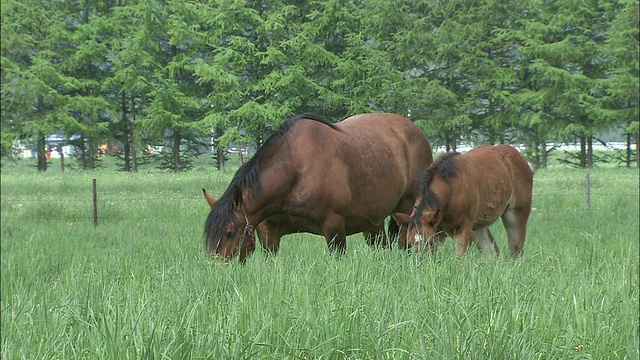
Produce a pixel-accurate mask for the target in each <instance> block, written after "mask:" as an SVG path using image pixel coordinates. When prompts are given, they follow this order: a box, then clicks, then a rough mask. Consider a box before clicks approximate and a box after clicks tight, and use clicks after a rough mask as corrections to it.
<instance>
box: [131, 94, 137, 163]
mask: <svg viewBox="0 0 640 360" xmlns="http://www.w3.org/2000/svg"><path fill="white" fill-rule="evenodd" d="M135 106H136V103H135V100H134V98H133V95H131V157H132V160H133V172H135V173H137V172H138V152H137V151H136V128H135V126H134V124H135V122H136V107H135Z"/></svg>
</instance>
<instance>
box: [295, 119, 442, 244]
mask: <svg viewBox="0 0 640 360" xmlns="http://www.w3.org/2000/svg"><path fill="white" fill-rule="evenodd" d="M336 128H337V130H336V129H332V128H330V127H328V126H326V125H323V124H320V123H317V122H313V121H307V122H299V123H297V124H296V126H295V127H293V128H291V129H290V131H289V136H288V137H287V147H288V154H289V155H288V156H289V161H290V163H291V168H293V169H295V171H296V172H297V179H298V182H297V184H296V186H294V188H293V189H291V195H290V196H292V197H295V198H297V199H299V201H308V202H309V203H311V204H316V207H318V208H319V207H322V206H327V207H331V208H333V209H334V210H336V211H338V212H343V213H345V214H346V216H347V220H348V219H349V218H353V219H356V218H358V219H366V221H368V222H370V223H377V224H379V223H382V222H383V221H384V219H385V218H386V217H387V216H388V215H389V214H390V213H391V212H392V211H394V209H396V208H397V207H398V206H399V205H398V204H399V203H400V202H401V201H402V200H403V199H404V198H406V197H408V196H409V195H410V194H413V191H414V189H415V187H416V185H417V181H418V179H419V177H420V174H421V172H422V171H423V170H424V169H426V168H427V167H428V165H429V164H430V163H431V161H432V157H431V156H432V155H431V148H430V145H429V142H428V140H427V138H426V136H425V135H424V133H422V131H421V130H420V129H419V128H418V127H417V126H415V124H413V123H412V122H411V121H410V120H409V119H406V118H404V117H402V116H399V115H395V114H387V113H377V114H360V115H355V116H352V117H349V118H347V119H345V120H343V121H341V122H339V123H336ZM303 199H304V200H303ZM321 203H322V204H321ZM407 206H410V205H407ZM354 221H355V222H358V223H360V222H361V220H357V221H356V220H354ZM347 222H348V221H347ZM347 225H348V226H347V227H348V228H349V230H348V232H360V231H362V229H360V228H359V226H354V227H352V226H349V224H347Z"/></svg>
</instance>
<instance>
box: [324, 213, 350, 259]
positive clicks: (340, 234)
mask: <svg viewBox="0 0 640 360" xmlns="http://www.w3.org/2000/svg"><path fill="white" fill-rule="evenodd" d="M322 233H323V234H324V237H325V239H326V240H327V246H329V250H330V251H332V252H338V253H341V254H344V253H345V251H346V249H347V236H346V232H345V229H344V219H343V217H342V216H340V215H338V214H331V215H329V216H327V218H326V219H325V221H324V223H323V225H322Z"/></svg>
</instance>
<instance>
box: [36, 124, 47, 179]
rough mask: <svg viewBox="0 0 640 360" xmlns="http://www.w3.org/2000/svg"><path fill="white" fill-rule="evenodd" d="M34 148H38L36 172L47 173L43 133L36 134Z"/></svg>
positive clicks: (45, 145)
mask: <svg viewBox="0 0 640 360" xmlns="http://www.w3.org/2000/svg"><path fill="white" fill-rule="evenodd" d="M37 137H38V140H37V143H36V147H37V148H38V171H42V172H45V171H47V142H46V138H45V134H44V132H42V131H40V132H38V135H37Z"/></svg>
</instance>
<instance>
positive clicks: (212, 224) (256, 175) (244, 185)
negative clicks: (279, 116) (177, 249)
mask: <svg viewBox="0 0 640 360" xmlns="http://www.w3.org/2000/svg"><path fill="white" fill-rule="evenodd" d="M301 119H308V120H313V121H317V122H320V123H322V124H325V125H327V126H329V127H330V128H332V129H334V130H336V131H340V130H339V129H338V127H336V125H335V124H334V123H332V122H331V121H329V120H327V119H325V118H324V117H322V116H320V115H317V114H313V113H304V114H301V115H297V116H294V117H292V118H289V119H288V120H286V121H285V122H284V123H283V124H282V125H281V126H280V128H278V130H277V131H276V132H275V133H274V134H273V135H271V136H270V137H269V138H268V139H267V140H266V141H265V142H264V144H263V145H262V146H261V147H260V148H259V149H258V151H257V152H256V153H255V155H253V157H251V159H249V161H247V162H246V163H244V164H243V165H242V166H240V168H239V169H238V171H237V172H236V173H235V175H234V176H233V179H232V180H231V183H229V187H227V190H225V192H224V194H222V196H221V197H220V199H218V201H217V202H216V203H215V205H214V206H212V207H211V212H210V213H209V216H208V217H207V220H206V222H205V225H204V231H205V234H206V235H207V239H205V241H208V238H209V237H210V235H211V234H213V235H215V236H214V238H215V237H218V236H221V235H223V234H222V232H223V231H224V228H225V227H226V224H228V223H229V222H233V223H234V224H236V223H237V219H236V216H235V214H234V206H242V193H243V191H244V190H248V191H250V192H251V193H252V194H253V196H255V197H257V198H260V197H261V196H262V183H261V181H260V167H259V164H260V161H261V160H262V159H263V158H265V156H266V154H269V153H270V151H271V150H272V149H273V147H275V146H277V144H278V143H279V142H280V140H281V139H283V138H284V137H285V135H286V134H287V132H288V131H289V129H290V128H291V127H292V126H293V125H294V124H295V123H297V122H298V121H299V120H301ZM253 225H256V224H253Z"/></svg>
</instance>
